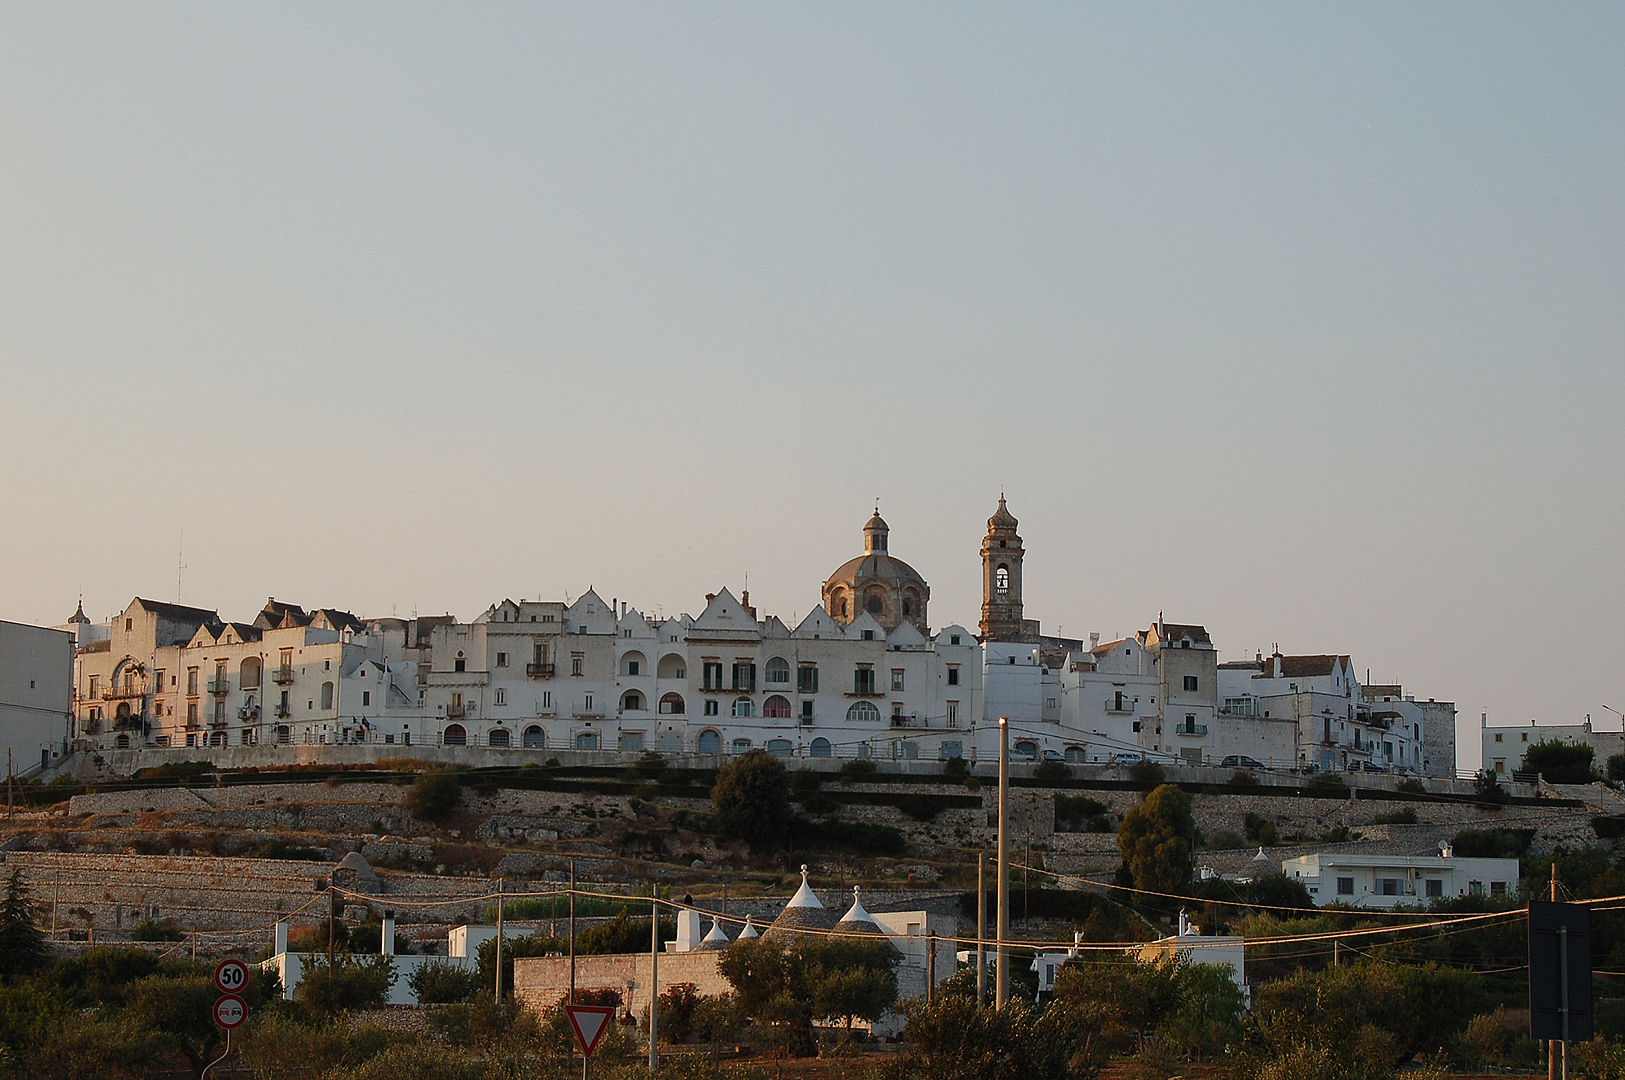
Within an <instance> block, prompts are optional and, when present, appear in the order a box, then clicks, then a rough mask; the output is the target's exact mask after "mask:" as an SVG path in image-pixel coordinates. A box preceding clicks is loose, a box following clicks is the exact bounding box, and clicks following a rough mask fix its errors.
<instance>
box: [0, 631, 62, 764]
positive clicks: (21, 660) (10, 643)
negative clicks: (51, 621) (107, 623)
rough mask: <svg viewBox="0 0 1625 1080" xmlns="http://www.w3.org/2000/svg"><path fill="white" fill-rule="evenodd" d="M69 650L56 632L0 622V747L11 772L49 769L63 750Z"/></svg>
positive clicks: (60, 632)
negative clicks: (1, 746)
mask: <svg viewBox="0 0 1625 1080" xmlns="http://www.w3.org/2000/svg"><path fill="white" fill-rule="evenodd" d="M73 648H74V638H73V636H72V635H71V634H68V633H65V632H64V631H62V630H53V629H48V628H46V627H43V626H29V625H28V624H26V623H15V622H5V621H4V620H0V745H3V747H4V751H5V753H6V755H7V758H8V760H9V763H10V768H11V770H12V772H13V773H28V772H33V771H35V770H37V769H41V768H49V767H50V765H51V763H52V762H53V761H56V760H57V759H58V758H60V757H61V756H62V754H63V753H64V752H65V751H66V750H67V746H68V736H69V730H70V728H71V726H72V718H73ZM4 767H5V766H3V765H0V768H4Z"/></svg>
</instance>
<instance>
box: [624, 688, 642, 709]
mask: <svg viewBox="0 0 1625 1080" xmlns="http://www.w3.org/2000/svg"><path fill="white" fill-rule="evenodd" d="M642 708H643V695H642V694H640V693H638V692H637V691H636V690H628V691H627V692H626V693H624V694H622V695H621V711H622V712H638V711H639V710H641V709H642Z"/></svg>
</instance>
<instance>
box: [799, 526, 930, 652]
mask: <svg viewBox="0 0 1625 1080" xmlns="http://www.w3.org/2000/svg"><path fill="white" fill-rule="evenodd" d="M890 536H891V529H890V527H888V526H887V524H886V521H885V519H884V518H882V517H881V516H880V508H879V507H876V508H875V512H874V516H873V517H871V518H870V519H869V520H868V522H866V523H865V524H864V526H863V554H862V555H859V556H858V557H857V558H855V559H849V560H847V561H846V562H845V563H842V564H841V567H840V568H839V569H838V570H836V571H835V572H834V573H833V574H831V575H830V576H829V578H828V580H826V581H825V582H824V610H825V611H827V612H829V615H830V618H832V619H834V620H835V621H836V622H838V623H840V624H841V625H842V626H845V625H847V624H848V623H850V622H851V621H852V620H853V619H856V618H857V617H858V616H859V615H860V614H862V613H864V612H868V613H869V614H870V615H872V616H874V618H875V619H876V620H877V621H878V622H879V623H880V625H881V626H882V627H883V628H884V629H885V630H886V631H887V632H888V633H889V632H890V631H892V630H895V629H897V627H899V626H901V625H902V624H903V623H905V622H910V623H913V624H914V625H915V626H916V627H917V628H918V629H919V630H920V631H921V632H922V633H924V632H927V628H928V626H929V623H927V621H926V603H927V601H929V600H930V599H931V587H930V586H929V585H927V584H926V582H925V579H924V578H923V577H921V576H920V574H919V571H917V570H915V569H914V568H913V567H912V566H910V565H909V564H908V563H906V562H904V561H903V560H902V559H898V558H895V557H893V556H892V554H891V553H890V551H889V550H888V548H889V546H890Z"/></svg>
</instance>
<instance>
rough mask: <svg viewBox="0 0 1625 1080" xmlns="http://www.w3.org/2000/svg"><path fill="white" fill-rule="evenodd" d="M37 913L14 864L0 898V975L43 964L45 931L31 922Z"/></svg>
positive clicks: (21, 972) (15, 972)
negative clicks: (42, 932) (1, 900)
mask: <svg viewBox="0 0 1625 1080" xmlns="http://www.w3.org/2000/svg"><path fill="white" fill-rule="evenodd" d="M38 916H39V908H38V906H37V905H36V904H35V903H34V898H33V897H32V896H31V895H29V892H28V883H27V882H25V881H23V872H22V868H21V867H14V868H13V869H12V871H11V877H10V878H9V879H7V881H6V898H5V900H4V902H0V975H24V974H27V973H28V972H31V971H35V970H38V969H39V967H40V966H41V965H43V964H44V962H45V935H43V934H41V933H40V931H39V929H38V927H36V926H35V925H34V922H35V920H36V919H37V918H38Z"/></svg>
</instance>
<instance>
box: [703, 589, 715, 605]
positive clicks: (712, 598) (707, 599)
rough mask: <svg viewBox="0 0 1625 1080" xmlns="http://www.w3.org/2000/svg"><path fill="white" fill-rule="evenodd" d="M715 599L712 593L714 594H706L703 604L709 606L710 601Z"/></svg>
mask: <svg viewBox="0 0 1625 1080" xmlns="http://www.w3.org/2000/svg"><path fill="white" fill-rule="evenodd" d="M716 598H717V594H716V593H714V592H708V593H706V594H705V602H706V603H707V604H709V603H710V602H711V601H713V600H715V599H716Z"/></svg>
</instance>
